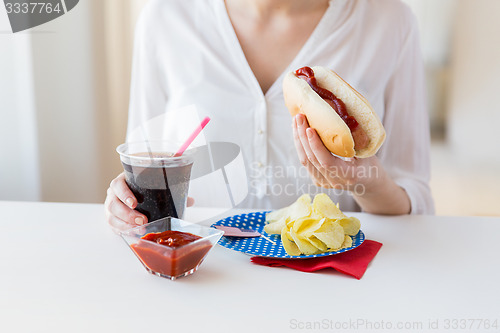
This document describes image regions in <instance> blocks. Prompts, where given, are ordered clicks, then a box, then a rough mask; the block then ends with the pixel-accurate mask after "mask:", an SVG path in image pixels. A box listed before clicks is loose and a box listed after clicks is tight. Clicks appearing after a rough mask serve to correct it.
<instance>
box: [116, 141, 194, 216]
mask: <svg viewBox="0 0 500 333" xmlns="http://www.w3.org/2000/svg"><path fill="white" fill-rule="evenodd" d="M179 147H180V144H179V143H177V142H169V141H149V142H146V141H144V142H131V143H124V144H121V145H119V146H118V147H117V148H116V151H117V152H118V154H120V160H121V162H122V165H123V169H124V171H125V180H126V182H127V185H128V186H129V187H130V189H131V190H132V192H133V193H134V195H135V197H136V198H137V201H138V205H137V207H136V210H137V211H139V212H141V213H142V214H144V215H146V217H147V218H148V222H152V221H155V220H158V219H161V218H164V217H174V218H182V217H183V215H184V210H185V208H186V201H187V193H188V190H189V181H190V177H191V168H192V166H193V161H194V149H190V150H187V151H185V152H184V153H183V154H182V156H176V157H174V156H173V155H174V153H175V152H176V151H177V149H178V148H179Z"/></svg>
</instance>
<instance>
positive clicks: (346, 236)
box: [342, 235, 352, 249]
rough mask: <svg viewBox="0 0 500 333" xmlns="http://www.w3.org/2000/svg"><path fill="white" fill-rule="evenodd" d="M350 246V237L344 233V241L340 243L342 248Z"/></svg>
mask: <svg viewBox="0 0 500 333" xmlns="http://www.w3.org/2000/svg"><path fill="white" fill-rule="evenodd" d="M351 246H352V238H351V236H349V235H345V237H344V243H342V248H343V249H346V248H348V247H351Z"/></svg>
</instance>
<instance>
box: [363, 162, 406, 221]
mask: <svg viewBox="0 0 500 333" xmlns="http://www.w3.org/2000/svg"><path fill="white" fill-rule="evenodd" d="M363 186H364V188H363V191H362V192H359V191H357V192H354V193H353V195H354V199H355V200H356V202H357V203H358V204H359V205H360V206H361V209H362V210H363V211H364V212H367V213H372V214H383V215H403V214H409V213H410V211H411V203H410V198H409V197H408V194H407V193H406V191H405V190H404V189H403V188H401V187H400V186H399V185H397V184H396V183H395V182H394V180H392V178H391V177H389V175H388V174H387V173H386V172H385V170H384V169H383V168H382V167H380V165H379V166H378V169H377V175H376V177H374V178H373V179H372V180H371V181H370V182H367V183H365V184H364V185H363Z"/></svg>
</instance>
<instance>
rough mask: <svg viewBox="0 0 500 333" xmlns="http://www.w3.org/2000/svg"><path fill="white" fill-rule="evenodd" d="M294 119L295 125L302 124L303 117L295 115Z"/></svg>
mask: <svg viewBox="0 0 500 333" xmlns="http://www.w3.org/2000/svg"><path fill="white" fill-rule="evenodd" d="M295 120H296V121H297V125H299V126H302V125H303V124H304V119H302V117H301V116H295Z"/></svg>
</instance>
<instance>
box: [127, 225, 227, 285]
mask: <svg viewBox="0 0 500 333" xmlns="http://www.w3.org/2000/svg"><path fill="white" fill-rule="evenodd" d="M167 230H174V231H182V232H187V233H191V234H194V235H197V236H200V237H201V238H200V239H197V240H195V241H193V242H191V243H188V244H186V245H182V246H178V247H170V246H165V245H160V244H158V243H156V242H153V241H149V240H144V239H142V238H141V237H142V236H144V235H146V234H149V233H159V232H164V231H167ZM223 234H224V232H223V231H220V230H217V229H214V228H209V227H205V226H201V225H198V224H195V223H190V222H187V221H183V220H180V219H177V218H173V217H166V218H163V219H160V220H157V221H153V222H151V223H148V224H146V225H143V226H139V227H136V228H133V229H130V230H127V231H124V232H122V233H121V234H120V235H121V236H122V238H123V239H124V240H125V242H126V243H127V244H128V246H129V247H130V249H131V250H132V252H134V254H135V255H136V256H137V258H138V259H139V260H140V261H141V263H142V264H143V265H144V267H145V268H146V270H147V271H148V272H150V273H151V274H154V275H157V276H161V277H164V278H167V279H170V280H175V279H177V278H180V277H183V276H187V275H191V274H193V273H194V272H196V270H197V269H198V267H199V266H200V264H201V263H202V261H203V259H205V257H206V256H207V254H208V252H210V250H211V249H212V248H213V247H214V245H215V244H217V242H218V241H219V239H220V238H221V236H222V235H223Z"/></svg>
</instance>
